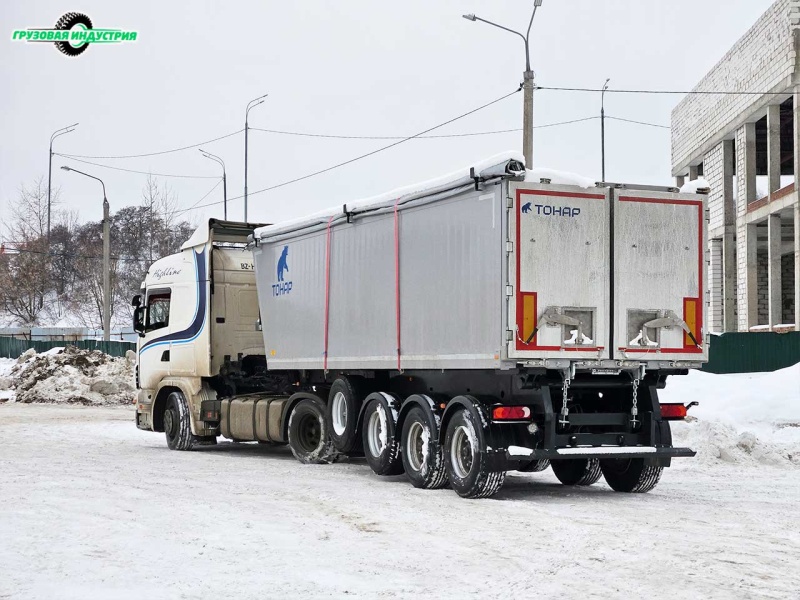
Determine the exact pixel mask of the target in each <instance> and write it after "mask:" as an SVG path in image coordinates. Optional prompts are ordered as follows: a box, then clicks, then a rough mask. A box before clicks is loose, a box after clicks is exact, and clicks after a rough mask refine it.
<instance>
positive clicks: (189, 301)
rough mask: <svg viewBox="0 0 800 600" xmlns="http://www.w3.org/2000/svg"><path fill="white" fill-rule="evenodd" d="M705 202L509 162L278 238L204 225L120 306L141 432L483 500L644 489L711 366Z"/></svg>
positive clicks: (665, 460)
mask: <svg viewBox="0 0 800 600" xmlns="http://www.w3.org/2000/svg"><path fill="white" fill-rule="evenodd" d="M705 247H706V197H705V195H704V194H684V193H679V191H678V190H677V189H674V188H660V187H659V188H657V187H652V186H635V185H624V184H612V183H606V182H600V183H596V184H593V185H587V183H586V182H580V181H572V180H569V179H566V180H559V179H557V178H555V177H550V178H545V177H541V176H537V174H536V172H535V171H527V170H526V169H525V167H524V164H523V163H522V159H521V157H520V156H518V155H517V154H511V153H510V154H506V155H500V156H496V157H493V158H492V159H490V160H488V161H485V162H483V163H481V164H476V165H474V166H473V167H471V168H469V169H464V170H463V171H459V172H456V173H453V174H451V175H448V176H445V177H442V178H440V179H438V180H436V181H431V182H427V183H425V184H421V185H417V186H411V187H408V188H404V189H400V190H395V191H393V192H390V193H388V194H385V195H382V196H379V197H377V198H372V199H370V200H367V201H361V202H353V203H347V204H344V205H343V206H341V207H337V208H335V209H331V210H329V211H325V212H322V213H317V214H315V215H313V216H311V217H308V218H303V219H297V220H294V221H292V222H288V223H283V224H277V225H266V226H262V225H257V224H249V223H237V222H226V221H219V220H216V219H209V220H208V221H207V222H206V223H204V224H203V225H202V226H201V227H200V228H198V229H197V231H196V232H195V233H194V234H193V235H192V236H191V238H190V239H189V240H188V241H187V242H186V243H185V244H183V246H182V248H181V252H179V253H178V254H175V255H172V256H167V257H165V258H162V259H160V260H158V261H157V262H155V263H154V264H153V265H152V266H151V267H150V269H149V270H148V272H147V276H146V279H145V281H144V283H143V285H142V291H141V294H140V295H137V296H136V297H135V298H134V300H133V303H134V306H135V311H134V328H135V330H136V331H137V332H138V333H139V336H140V337H139V342H138V347H137V356H138V363H137V387H138V390H139V391H138V397H137V402H136V424H137V426H138V427H139V428H141V429H146V430H152V431H158V432H164V433H165V436H166V442H167V445H168V446H169V447H170V448H172V449H174V450H190V449H192V448H193V447H196V446H198V445H204V444H215V443H216V441H217V439H218V437H220V436H222V437H224V438H227V439H229V440H234V441H236V442H261V443H269V444H288V445H289V447H290V449H291V451H292V453H293V454H294V456H295V457H296V458H297V459H298V460H300V461H301V462H303V463H333V462H335V461H336V459H337V458H338V457H339V456H342V455H357V456H360V455H363V456H364V457H365V458H366V462H367V463H368V464H369V467H370V468H371V469H372V470H373V471H374V472H375V473H376V474H377V475H384V476H385V475H398V474H401V473H405V474H406V476H407V478H408V479H409V481H410V482H411V483H412V484H413V485H414V486H416V487H419V488H425V489H436V488H442V487H446V486H450V487H451V488H452V489H453V490H455V491H456V492H457V493H458V494H459V495H460V496H463V497H466V498H480V497H488V496H491V495H493V494H495V493H496V492H497V491H498V490H499V489H500V488H501V486H502V485H503V482H504V480H505V477H506V473H507V472H508V471H511V470H518V471H541V470H543V469H546V468H551V469H552V470H553V473H554V474H555V476H556V477H557V478H558V479H559V481H561V482H562V483H563V484H565V485H591V484H593V483H595V482H597V481H598V480H599V479H600V477H604V478H605V481H606V482H607V483H608V485H609V486H610V487H611V488H612V489H613V490H616V491H618V492H647V491H649V490H651V489H652V488H653V487H654V486H655V485H656V484H657V483H658V481H659V479H660V477H661V474H662V471H663V469H664V467H668V466H669V465H670V462H671V460H672V459H673V458H677V457H689V456H693V455H694V452H693V451H692V450H690V449H689V448H676V447H673V445H672V437H671V433H670V421H671V420H675V419H683V418H685V416H686V411H687V407H686V406H684V405H682V404H662V403H660V402H659V398H658V390H659V389H662V388H664V386H665V385H666V382H667V379H668V378H669V377H670V376H672V375H676V376H679V375H685V374H686V373H687V372H688V370H689V369H695V368H699V367H701V366H702V364H703V362H705V361H707V358H708V355H707V352H708V333H707V331H706V328H705V325H704V324H705V322H706V315H705V307H706V297H705V294H706V291H705V289H706V286H705V281H706V277H707V276H706V267H707V265H706V256H705Z"/></svg>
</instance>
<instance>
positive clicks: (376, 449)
mask: <svg viewBox="0 0 800 600" xmlns="http://www.w3.org/2000/svg"><path fill="white" fill-rule="evenodd" d="M387 396H388V398H387ZM390 399H391V401H392V404H399V403H396V401H395V399H394V398H393V397H392V396H389V394H383V393H380V392H378V393H375V394H370V395H369V396H368V397H367V407H366V409H364V417H363V422H362V425H361V434H362V444H363V446H364V456H365V457H366V459H367V463H368V464H369V466H370V468H371V469H372V470H373V472H374V473H375V474H376V475H400V474H402V473H403V459H402V457H401V456H400V444H399V443H398V441H397V436H396V435H395V420H394V411H393V410H392V408H395V410H396V407H393V406H390Z"/></svg>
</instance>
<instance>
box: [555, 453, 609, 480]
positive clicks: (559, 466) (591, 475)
mask: <svg viewBox="0 0 800 600" xmlns="http://www.w3.org/2000/svg"><path fill="white" fill-rule="evenodd" d="M551 466H552V467H553V473H555V475H556V478H558V480H559V481H560V482H561V483H563V484H564V485H592V484H594V483H597V481H598V480H599V479H600V461H599V460H597V459H596V458H569V459H566V460H554V461H553V463H552V465H551Z"/></svg>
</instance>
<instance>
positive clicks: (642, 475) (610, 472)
mask: <svg viewBox="0 0 800 600" xmlns="http://www.w3.org/2000/svg"><path fill="white" fill-rule="evenodd" d="M644 460H645V459H643V458H608V459H603V460H601V461H600V469H601V470H602V471H603V477H605V479H606V483H607V484H608V485H609V486H611V489H612V490H614V491H615V492H627V493H634V494H643V493H645V492H649V491H650V490H652V489H653V488H654V487H656V484H657V483H658V481H659V480H660V479H661V473H663V472H664V467H660V466H656V465H645V462H644Z"/></svg>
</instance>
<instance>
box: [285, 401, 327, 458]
mask: <svg viewBox="0 0 800 600" xmlns="http://www.w3.org/2000/svg"><path fill="white" fill-rule="evenodd" d="M289 448H291V449H292V454H294V457H295V458H296V459H297V460H299V461H300V462H301V463H305V464H310V465H319V464H328V463H332V462H335V461H336V459H337V458H338V457H339V454H338V452H336V448H334V447H333V443H332V442H331V441H330V439H329V438H328V427H327V426H326V424H325V406H324V405H323V404H322V401H320V400H312V399H311V398H303V399H302V400H300V402H298V403H297V404H295V406H294V408H293V409H292V413H291V414H290V415H289Z"/></svg>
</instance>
